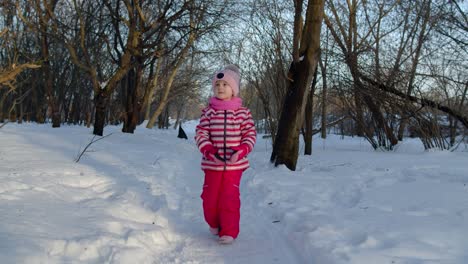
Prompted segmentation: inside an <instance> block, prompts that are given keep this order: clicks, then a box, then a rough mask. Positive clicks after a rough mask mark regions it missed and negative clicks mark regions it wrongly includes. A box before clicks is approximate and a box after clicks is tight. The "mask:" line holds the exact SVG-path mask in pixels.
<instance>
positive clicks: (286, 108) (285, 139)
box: [270, 0, 324, 170]
mask: <svg viewBox="0 0 468 264" xmlns="http://www.w3.org/2000/svg"><path fill="white" fill-rule="evenodd" d="M323 7H324V1H320V0H310V1H308V4H307V11H306V16H305V21H304V25H302V21H303V20H302V8H303V2H302V1H301V0H297V1H295V18H294V39H293V52H292V54H293V61H292V63H291V66H290V68H289V72H288V77H289V88H288V93H287V95H286V98H285V101H284V105H283V109H282V112H281V118H280V121H279V124H278V132H277V134H276V139H275V143H274V146H273V152H272V154H271V159H270V160H271V162H274V163H275V165H280V164H284V165H286V167H288V168H289V169H290V170H295V169H296V162H297V158H298V152H299V132H300V128H301V126H302V123H303V118H304V110H305V106H306V102H307V98H308V95H309V92H310V85H311V82H312V76H313V73H314V71H315V69H316V67H317V63H318V59H319V48H320V30H321V26H322V18H323Z"/></svg>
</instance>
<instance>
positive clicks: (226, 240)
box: [218, 236, 234, 244]
mask: <svg viewBox="0 0 468 264" xmlns="http://www.w3.org/2000/svg"><path fill="white" fill-rule="evenodd" d="M218 242H219V243H220V244H231V243H232V242H234V238H233V237H232V236H222V237H220V238H219V240H218Z"/></svg>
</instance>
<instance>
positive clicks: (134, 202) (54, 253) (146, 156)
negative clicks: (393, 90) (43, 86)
mask: <svg viewBox="0 0 468 264" xmlns="http://www.w3.org/2000/svg"><path fill="white" fill-rule="evenodd" d="M188 125H189V124H188ZM187 130H188V133H189V138H190V139H189V140H187V141H186V140H180V139H177V138H176V137H175V135H176V131H173V130H170V131H158V130H147V129H145V128H143V127H139V128H138V129H137V131H136V134H135V135H128V134H123V133H121V132H120V128H119V127H106V130H105V133H106V134H107V133H111V132H113V133H114V134H112V135H111V136H110V137H108V138H105V139H103V140H101V141H99V142H97V143H95V144H94V145H93V146H92V147H91V148H90V149H89V150H90V152H88V153H86V154H85V156H84V157H82V160H81V161H80V163H75V162H73V159H74V158H75V157H76V156H77V153H78V152H79V149H80V148H83V147H84V146H85V145H86V144H87V143H88V142H89V141H90V139H91V138H92V135H91V129H88V128H84V127H76V126H63V127H62V128H60V129H52V128H50V127H49V126H47V125H35V124H24V125H16V124H8V125H6V126H5V127H4V128H2V129H0V263H317V264H328V263H330V264H334V263H336V264H341V263H343V264H344V263H353V264H361V263H369V264H374V263H395V264H421V263H424V264H425V263H431V264H432V263H444V264H445V263H447V264H464V263H468V253H467V252H468V236H467V235H466V234H468V153H467V152H458V153H450V152H429V153H428V152H424V151H422V150H421V149H420V146H419V142H418V141H411V140H410V141H408V143H407V144H406V143H405V144H403V145H401V146H400V147H399V149H398V150H397V151H395V152H388V153H383V152H375V151H372V150H370V149H369V146H368V145H367V144H366V143H365V142H363V141H362V140H360V139H350V138H348V139H346V140H341V139H339V138H338V137H333V136H331V137H330V139H328V140H327V141H326V142H322V141H321V140H319V139H317V140H315V143H314V155H312V156H309V157H304V156H301V157H300V160H299V163H298V169H297V171H296V172H290V171H288V170H287V169H285V168H284V167H279V168H274V167H273V166H272V165H271V164H270V163H269V162H268V158H269V154H270V150H269V143H268V142H267V141H266V140H264V139H261V138H259V141H258V144H257V146H256V148H255V150H254V153H253V154H252V155H250V158H251V160H252V168H251V169H249V170H247V171H246V173H245V174H244V176H243V179H242V182H241V186H240V189H241V196H242V197H241V199H242V208H241V233H240V235H239V238H238V239H237V241H236V242H235V243H234V244H232V245H230V246H222V245H219V244H218V243H217V242H216V238H215V237H214V236H212V235H210V234H209V232H208V230H207V226H206V224H205V223H204V221H203V215H202V208H201V200H200V198H199V195H200V192H201V186H202V183H203V174H202V171H201V170H200V169H199V161H200V155H199V153H198V151H197V149H196V147H195V144H194V142H193V139H192V138H193V124H192V127H191V128H188V129H187Z"/></svg>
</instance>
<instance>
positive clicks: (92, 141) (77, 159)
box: [75, 133, 112, 163]
mask: <svg viewBox="0 0 468 264" xmlns="http://www.w3.org/2000/svg"><path fill="white" fill-rule="evenodd" d="M110 135H112V133H110V134H108V135H105V136H103V137H100V138H98V139H96V140H94V139H95V138H96V136H97V135H94V137H93V138H92V139H91V142H89V143H88V145H87V146H86V147H85V148H84V149H83V151H82V152H81V153H80V155H79V156H78V157H77V158H76V159H75V162H76V163H78V162H79V161H80V159H81V156H83V154H84V153H85V152H86V150H87V149H88V148H89V147H90V146H91V145H92V144H93V143H95V142H98V141H99V140H101V139H103V138H106V137H108V136H110Z"/></svg>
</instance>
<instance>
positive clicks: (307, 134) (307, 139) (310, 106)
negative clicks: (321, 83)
mask: <svg viewBox="0 0 468 264" xmlns="http://www.w3.org/2000/svg"><path fill="white" fill-rule="evenodd" d="M317 69H318V67H316V68H315V74H314V80H313V81H312V87H311V91H310V94H309V96H308V98H307V105H306V112H305V120H304V121H305V122H304V123H305V124H304V144H305V148H304V155H312V137H313V135H314V131H313V129H314V127H313V124H314V122H313V121H314V92H315V85H316V84H317V72H318V71H317Z"/></svg>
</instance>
